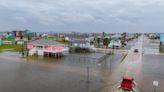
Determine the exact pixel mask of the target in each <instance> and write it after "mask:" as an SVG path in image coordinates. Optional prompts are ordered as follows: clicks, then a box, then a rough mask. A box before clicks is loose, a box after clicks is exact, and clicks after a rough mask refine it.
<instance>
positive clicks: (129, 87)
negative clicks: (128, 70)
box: [119, 76, 136, 92]
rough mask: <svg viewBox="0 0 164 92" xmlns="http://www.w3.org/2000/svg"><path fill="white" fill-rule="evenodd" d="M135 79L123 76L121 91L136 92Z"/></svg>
mask: <svg viewBox="0 0 164 92" xmlns="http://www.w3.org/2000/svg"><path fill="white" fill-rule="evenodd" d="M135 85H136V84H135V82H134V78H133V77H131V76H123V77H122V81H121V84H120V87H119V89H122V90H125V91H129V92H134V86H135Z"/></svg>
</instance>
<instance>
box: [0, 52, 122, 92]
mask: <svg viewBox="0 0 164 92" xmlns="http://www.w3.org/2000/svg"><path fill="white" fill-rule="evenodd" d="M15 54H18V53H14V54H11V53H10V54H7V55H8V56H6V53H1V55H0V92H97V91H98V90H99V89H100V88H102V87H103V86H104V85H105V83H104V81H103V79H102V77H103V75H102V73H101V72H100V71H105V70H106V69H114V68H116V66H117V63H116V62H114V63H112V61H118V62H119V59H120V58H121V57H122V56H121V55H114V56H113V58H112V59H110V56H109V58H107V59H108V60H109V59H110V61H111V62H110V63H109V62H101V66H98V65H97V63H96V58H99V57H101V56H102V54H100V53H96V54H86V55H81V54H79V55H76V57H72V56H75V55H69V56H67V57H65V58H63V59H58V60H55V59H28V60H26V59H21V58H17V57H15ZM79 56H80V57H81V56H82V57H86V58H80V57H79ZM87 57H90V58H87ZM95 57H96V58H95ZM110 64H114V66H113V67H112V68H109V67H110V66H111V65H110ZM118 64H119V63H118ZM87 65H89V83H87V76H88V75H87V68H86V67H87ZM104 65H105V66H104Z"/></svg>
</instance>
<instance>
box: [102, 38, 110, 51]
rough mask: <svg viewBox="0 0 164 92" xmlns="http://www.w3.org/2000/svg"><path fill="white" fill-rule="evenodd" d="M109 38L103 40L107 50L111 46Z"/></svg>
mask: <svg viewBox="0 0 164 92" xmlns="http://www.w3.org/2000/svg"><path fill="white" fill-rule="evenodd" d="M109 41H110V40H109V38H104V39H103V44H104V46H106V49H107V48H108V45H109Z"/></svg>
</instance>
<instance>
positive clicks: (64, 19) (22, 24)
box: [0, 0, 164, 32]
mask: <svg viewBox="0 0 164 92" xmlns="http://www.w3.org/2000/svg"><path fill="white" fill-rule="evenodd" d="M163 25H164V0H0V30H2V31H4V30H15V29H30V30H32V31H44V32H46V31H47V32H48V31H54V32H59V31H62V32H70V31H76V32H102V31H105V32H123V31H127V32H143V31H145V32H164V31H163V30H164V26H163Z"/></svg>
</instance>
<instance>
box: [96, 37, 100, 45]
mask: <svg viewBox="0 0 164 92" xmlns="http://www.w3.org/2000/svg"><path fill="white" fill-rule="evenodd" d="M96 40H97V44H98V47H100V40H101V39H100V38H97V39H96Z"/></svg>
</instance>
